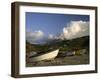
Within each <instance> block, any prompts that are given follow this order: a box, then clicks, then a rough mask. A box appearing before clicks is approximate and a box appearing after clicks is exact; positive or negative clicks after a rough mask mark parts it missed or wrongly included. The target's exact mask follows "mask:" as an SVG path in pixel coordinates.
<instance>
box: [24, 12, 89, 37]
mask: <svg viewBox="0 0 100 80" xmlns="http://www.w3.org/2000/svg"><path fill="white" fill-rule="evenodd" d="M25 16H26V32H35V31H39V30H40V31H42V32H43V33H44V34H45V36H48V35H49V34H52V35H54V36H55V35H58V34H60V33H62V30H63V28H64V27H67V26H68V24H69V23H70V22H71V21H85V22H88V21H89V15H73V14H53V13H34V12H26V15H25Z"/></svg>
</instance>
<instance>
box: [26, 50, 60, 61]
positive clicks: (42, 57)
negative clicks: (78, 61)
mask: <svg viewBox="0 0 100 80" xmlns="http://www.w3.org/2000/svg"><path fill="white" fill-rule="evenodd" d="M58 52H59V49H56V50H53V51H50V52H46V53H42V54H39V55H36V56H32V57H30V58H29V59H28V61H29V62H36V61H42V60H52V59H54V58H55V57H56V56H57V55H58Z"/></svg>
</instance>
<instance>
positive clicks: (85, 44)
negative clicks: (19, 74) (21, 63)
mask: <svg viewBox="0 0 100 80" xmlns="http://www.w3.org/2000/svg"><path fill="white" fill-rule="evenodd" d="M57 48H59V49H60V51H59V53H58V56H57V57H56V58H55V59H54V60H50V61H39V62H34V63H29V62H26V66H27V67H31V66H46V65H47V66H50V65H65V64H66V65H74V64H76V65H77V64H88V63H89V36H85V37H81V38H77V39H72V40H53V41H50V42H48V43H46V44H30V43H29V42H27V41H26V57H27V55H28V54H29V53H30V52H32V51H34V52H37V53H40V52H43V53H45V52H47V51H48V50H51V51H52V49H57ZM82 49H85V50H86V54H84V55H81V54H80V53H81V51H80V50H82ZM66 51H67V52H68V51H69V52H70V51H75V53H76V55H75V56H63V58H62V56H61V54H63V53H65V52H66Z"/></svg>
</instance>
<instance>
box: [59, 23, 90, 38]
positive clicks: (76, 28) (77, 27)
mask: <svg viewBox="0 0 100 80" xmlns="http://www.w3.org/2000/svg"><path fill="white" fill-rule="evenodd" d="M87 35H89V22H88V21H71V22H70V23H69V24H68V25H67V26H66V27H64V28H63V32H62V33H61V35H60V36H59V38H60V39H74V38H77V37H82V36H87Z"/></svg>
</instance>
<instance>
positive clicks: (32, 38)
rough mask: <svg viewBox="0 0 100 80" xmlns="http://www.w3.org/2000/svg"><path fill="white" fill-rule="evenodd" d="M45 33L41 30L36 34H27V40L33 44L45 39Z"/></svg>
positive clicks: (35, 32)
mask: <svg viewBox="0 0 100 80" xmlns="http://www.w3.org/2000/svg"><path fill="white" fill-rule="evenodd" d="M43 36H44V33H43V32H42V31H41V30H38V31H34V32H26V39H27V40H28V41H29V42H31V43H33V42H34V41H36V40H38V39H41V38H43Z"/></svg>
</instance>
